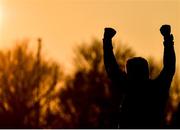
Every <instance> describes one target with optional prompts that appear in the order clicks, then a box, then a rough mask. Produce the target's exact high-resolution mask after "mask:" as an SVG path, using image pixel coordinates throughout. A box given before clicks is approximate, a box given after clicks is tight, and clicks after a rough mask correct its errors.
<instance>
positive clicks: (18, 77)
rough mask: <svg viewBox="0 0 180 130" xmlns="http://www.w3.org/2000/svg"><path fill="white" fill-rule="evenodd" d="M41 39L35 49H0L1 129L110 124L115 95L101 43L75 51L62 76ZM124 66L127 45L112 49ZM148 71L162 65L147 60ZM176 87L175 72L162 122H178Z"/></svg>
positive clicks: (168, 124)
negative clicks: (70, 65) (70, 68)
mask: <svg viewBox="0 0 180 130" xmlns="http://www.w3.org/2000/svg"><path fill="white" fill-rule="evenodd" d="M41 46H42V45H41V40H40V39H39V40H38V44H37V50H36V51H33V50H31V49H29V48H28V42H26V41H25V42H22V43H18V44H17V45H16V46H14V47H13V48H11V49H9V50H1V51H0V61H1V62H0V128H112V127H113V126H112V125H113V119H112V118H111V115H112V113H113V112H114V110H113V99H112V98H111V97H112V90H111V82H110V80H109V79H108V77H107V74H106V72H105V68H104V63H103V49H102V43H101V41H99V40H93V41H92V43H91V44H81V45H79V46H77V47H76V50H75V51H74V55H75V57H74V62H73V66H74V69H75V71H74V72H72V73H71V74H69V75H64V72H63V68H62V67H61V65H59V64H58V62H56V61H52V60H47V59H46V58H45V57H46V56H45V55H42V51H41V48H42V47H41ZM115 54H116V58H117V59H118V60H117V61H118V62H119V65H120V67H121V68H122V69H125V68H124V66H125V63H126V61H127V59H128V58H130V57H133V56H135V53H134V52H133V51H132V49H130V48H127V47H126V46H122V45H121V47H117V48H116V49H115ZM149 65H150V76H151V78H154V77H156V76H157V75H158V74H159V72H160V70H161V68H160V65H159V64H156V63H155V62H154V60H153V59H152V58H150V59H149ZM179 101H180V86H179V80H178V77H177V75H176V76H175V77H174V81H173V83H172V86H171V90H170V98H169V101H168V103H167V111H166V117H167V118H166V119H165V120H166V122H165V123H164V125H165V126H166V127H168V128H169V127H170V128H177V127H180V126H179V124H178V123H177V122H178V121H179V122H180V119H179V118H180V114H179V113H180V108H179V109H176V108H178V107H177V106H178V103H179Z"/></svg>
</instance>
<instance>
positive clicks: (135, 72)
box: [126, 57, 149, 80]
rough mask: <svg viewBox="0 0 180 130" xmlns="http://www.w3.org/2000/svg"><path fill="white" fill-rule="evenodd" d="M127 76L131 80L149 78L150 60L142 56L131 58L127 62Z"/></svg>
mask: <svg viewBox="0 0 180 130" xmlns="http://www.w3.org/2000/svg"><path fill="white" fill-rule="evenodd" d="M126 70H127V76H128V79H130V80H147V79H149V68H148V62H147V60H146V59H144V58H142V57H134V58H132V59H129V60H128V61H127V64H126Z"/></svg>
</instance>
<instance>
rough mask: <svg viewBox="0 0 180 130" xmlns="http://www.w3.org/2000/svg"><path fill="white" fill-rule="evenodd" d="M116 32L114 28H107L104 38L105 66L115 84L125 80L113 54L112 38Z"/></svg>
mask: <svg viewBox="0 0 180 130" xmlns="http://www.w3.org/2000/svg"><path fill="white" fill-rule="evenodd" d="M115 34H116V31H115V30H114V29H112V28H105V32H104V38H103V50H104V64H105V68H106V72H107V74H108V76H109V78H110V79H111V81H112V82H113V83H115V84H118V83H119V82H120V81H123V80H125V73H124V72H122V71H121V69H120V68H119V65H118V63H117V62H116V58H115V56H114V53H113V46H112V38H113V36H114V35H115Z"/></svg>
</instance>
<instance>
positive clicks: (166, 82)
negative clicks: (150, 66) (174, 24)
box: [157, 25, 176, 98]
mask: <svg viewBox="0 0 180 130" xmlns="http://www.w3.org/2000/svg"><path fill="white" fill-rule="evenodd" d="M160 31H161V34H162V35H163V37H164V42H163V43H164V57H163V69H162V71H161V73H160V75H159V76H158V78H157V81H159V83H160V84H161V85H160V91H161V94H162V96H163V94H164V96H165V97H166V98H167V96H168V93H169V88H170V86H171V82H172V79H173V76H174V73H175V68H176V57H175V51H174V41H173V40H174V39H173V35H172V34H170V32H171V27H170V26H169V25H163V26H162V27H161V29H160Z"/></svg>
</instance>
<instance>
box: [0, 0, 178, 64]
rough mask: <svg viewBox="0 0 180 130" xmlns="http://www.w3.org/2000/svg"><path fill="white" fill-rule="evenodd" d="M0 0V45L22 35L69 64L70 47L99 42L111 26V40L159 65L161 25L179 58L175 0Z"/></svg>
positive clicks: (161, 50) (7, 43)
mask: <svg viewBox="0 0 180 130" xmlns="http://www.w3.org/2000/svg"><path fill="white" fill-rule="evenodd" d="M1 1H2V4H1V5H3V6H4V7H5V9H4V10H3V13H4V12H5V14H6V20H5V23H4V24H3V32H2V36H1V37H0V41H2V43H0V46H1V47H2V46H3V47H4V46H6V45H12V44H13V42H12V41H14V40H16V39H22V38H24V37H25V38H27V37H28V38H30V39H32V40H34V39H36V38H37V37H42V39H43V41H44V43H43V44H44V51H45V52H46V53H47V54H48V55H49V56H50V57H54V58H55V59H58V61H60V62H63V61H65V64H66V65H65V66H70V63H71V62H70V59H71V58H72V48H73V47H74V46H75V45H76V44H77V43H81V42H84V41H87V42H89V41H91V39H92V37H96V38H98V39H102V34H103V28H104V27H106V26H111V27H115V28H116V29H117V32H118V33H117V36H116V38H115V39H116V40H118V41H122V42H123V43H124V44H127V45H128V46H130V47H132V48H133V49H134V50H135V52H137V53H138V54H139V55H141V56H145V57H148V56H153V57H155V58H156V59H157V60H159V61H160V59H161V58H162V52H163V46H162V37H161V35H160V33H159V28H160V26H161V25H162V24H166V23H167V24H171V26H172V31H173V33H174V36H175V41H176V43H175V44H176V52H177V59H179V58H178V57H179V55H180V53H179V51H180V50H179V48H180V44H178V43H179V36H180V35H179V31H178V30H180V25H179V23H180V18H179V17H180V8H179V7H180V1H179V0H145V1H144V0H98V1H97V0H1ZM0 13H2V11H0ZM0 15H2V14H0ZM0 19H1V20H2V16H0ZM32 44H34V42H33V43H32ZM117 44H118V43H117ZM67 59H69V60H67ZM177 63H178V64H179V63H180V61H178V62H177Z"/></svg>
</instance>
